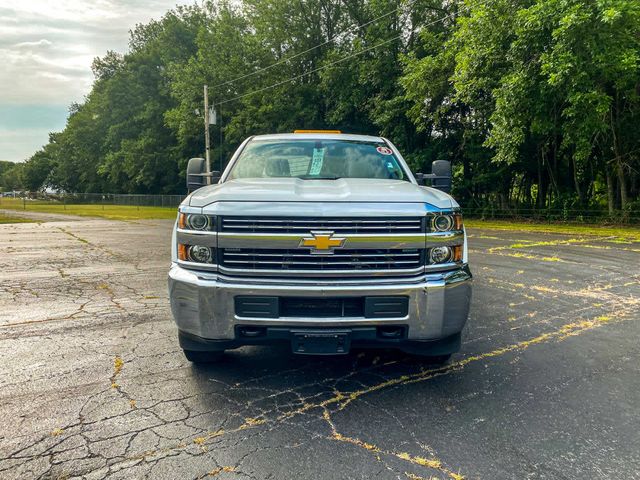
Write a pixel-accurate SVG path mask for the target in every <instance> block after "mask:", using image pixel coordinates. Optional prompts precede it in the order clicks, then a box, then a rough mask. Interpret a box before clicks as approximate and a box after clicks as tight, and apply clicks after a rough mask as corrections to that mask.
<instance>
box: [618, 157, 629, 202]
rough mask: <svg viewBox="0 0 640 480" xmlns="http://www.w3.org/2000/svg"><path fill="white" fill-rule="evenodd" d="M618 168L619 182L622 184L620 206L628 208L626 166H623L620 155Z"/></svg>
mask: <svg viewBox="0 0 640 480" xmlns="http://www.w3.org/2000/svg"><path fill="white" fill-rule="evenodd" d="M616 163H617V170H618V184H619V185H620V208H621V209H622V210H626V207H627V202H628V200H627V179H626V177H625V176H624V168H623V167H622V162H621V161H620V157H618V161H617V162H616Z"/></svg>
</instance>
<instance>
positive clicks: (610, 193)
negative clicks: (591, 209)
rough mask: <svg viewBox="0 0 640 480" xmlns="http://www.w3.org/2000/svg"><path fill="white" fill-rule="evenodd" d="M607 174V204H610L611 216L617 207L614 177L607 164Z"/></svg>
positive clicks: (605, 169)
mask: <svg viewBox="0 0 640 480" xmlns="http://www.w3.org/2000/svg"><path fill="white" fill-rule="evenodd" d="M604 171H605V174H606V176H607V204H608V206H609V216H611V217H613V211H614V210H615V209H616V195H615V191H614V186H613V178H611V172H610V171H609V168H608V167H606V166H605V168H604Z"/></svg>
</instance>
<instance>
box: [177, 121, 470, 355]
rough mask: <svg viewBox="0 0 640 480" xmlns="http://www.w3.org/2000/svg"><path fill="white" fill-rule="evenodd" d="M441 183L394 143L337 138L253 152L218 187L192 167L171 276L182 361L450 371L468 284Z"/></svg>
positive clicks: (276, 143)
mask: <svg viewBox="0 0 640 480" xmlns="http://www.w3.org/2000/svg"><path fill="white" fill-rule="evenodd" d="M433 171H434V172H433V173H432V174H430V175H425V174H416V175H414V174H412V173H411V171H410V170H409V168H408V166H407V164H406V162H405V161H404V160H403V158H402V156H401V155H400V152H398V150H397V149H396V147H395V146H394V145H393V144H392V143H391V142H390V141H389V140H387V139H385V138H381V137H374V136H365V135H348V134H342V133H339V132H333V133H326V132H317V131H305V132H302V133H298V132H296V133H293V134H278V135H259V136H254V137H251V138H248V139H247V140H245V141H244V142H243V143H242V145H240V147H239V148H238V150H237V151H236V152H235V154H234V155H233V157H232V158H231V161H230V162H229V165H228V166H227V168H226V169H225V171H224V172H223V173H222V175H221V177H220V178H216V179H215V180H218V181H217V183H216V184H212V185H207V183H209V182H208V178H207V174H206V173H205V172H204V161H203V160H202V159H191V160H190V162H189V166H188V171H187V186H188V188H189V189H190V190H194V189H195V191H193V193H191V194H190V195H189V196H188V197H187V198H186V199H185V200H184V202H182V204H181V205H180V207H179V212H178V218H177V221H176V225H175V228H174V232H173V248H172V264H171V269H170V270H169V296H170V301H171V309H172V312H173V316H174V318H175V321H176V323H177V325H178V330H179V341H180V346H181V347H182V349H183V350H184V353H185V355H186V357H187V359H189V360H190V361H193V362H210V361H214V360H216V359H219V358H220V355H222V353H223V352H224V350H228V349H233V348H237V347H240V346H243V345H263V344H273V343H278V342H284V343H286V344H288V345H290V346H291V349H292V351H293V352H294V353H299V354H312V355H323V354H325V355H327V354H346V353H348V352H349V351H350V349H352V348H361V347H376V348H397V349H401V350H404V351H405V352H409V353H411V354H416V355H424V356H428V357H431V359H430V360H431V361H432V362H445V361H447V360H448V358H449V357H450V356H451V354H452V353H454V352H456V351H457V350H458V349H459V348H460V333H461V331H462V329H463V327H464V325H465V323H466V321H467V316H468V312H469V303H470V300H471V272H470V271H469V267H468V264H467V241H466V234H465V230H464V226H463V223H462V217H461V215H460V212H459V206H458V204H457V203H456V201H455V200H454V199H453V198H452V197H451V196H450V195H448V194H447V193H445V192H444V191H442V190H445V191H448V190H449V188H450V186H451V167H450V164H449V163H448V162H444V161H437V162H434V165H433ZM218 175H219V174H218ZM209 176H211V175H209ZM427 179H431V180H432V184H433V186H435V187H439V188H440V189H438V188H433V187H426V186H423V185H422V183H424V182H425V180H427Z"/></svg>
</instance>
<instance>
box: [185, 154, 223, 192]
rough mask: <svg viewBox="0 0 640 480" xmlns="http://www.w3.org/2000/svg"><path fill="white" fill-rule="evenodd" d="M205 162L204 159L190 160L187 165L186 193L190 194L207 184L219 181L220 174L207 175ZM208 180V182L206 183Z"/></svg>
mask: <svg viewBox="0 0 640 480" xmlns="http://www.w3.org/2000/svg"><path fill="white" fill-rule="evenodd" d="M206 170H207V162H206V161H205V159H204V158H192V159H190V160H189V163H188V164H187V192H189V193H191V192H193V191H194V190H197V189H199V188H201V187H204V186H206V185H209V183H217V182H218V180H220V172H217V171H216V172H211V173H207V172H206ZM207 179H210V182H208V181H207Z"/></svg>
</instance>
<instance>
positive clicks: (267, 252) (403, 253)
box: [220, 248, 425, 272]
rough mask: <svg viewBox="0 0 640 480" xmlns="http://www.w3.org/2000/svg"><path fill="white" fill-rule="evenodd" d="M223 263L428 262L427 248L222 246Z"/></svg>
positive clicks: (258, 266) (362, 265) (261, 266)
mask: <svg viewBox="0 0 640 480" xmlns="http://www.w3.org/2000/svg"><path fill="white" fill-rule="evenodd" d="M220 253H221V255H220V260H221V266H223V267H226V268H229V269H238V270H280V271H283V270H285V271H286V270H315V271H323V272H327V271H332V270H336V271H338V270H343V271H344V270H349V271H369V270H390V271H393V270H406V269H415V268H420V267H421V266H423V265H424V255H425V251H424V249H379V250H378V249H366V250H364V249H363V250H354V249H341V250H336V251H335V253H334V254H332V255H313V254H311V253H310V252H309V251H305V250H304V249H291V250H285V249H250V248H226V249H221V252H220Z"/></svg>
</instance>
